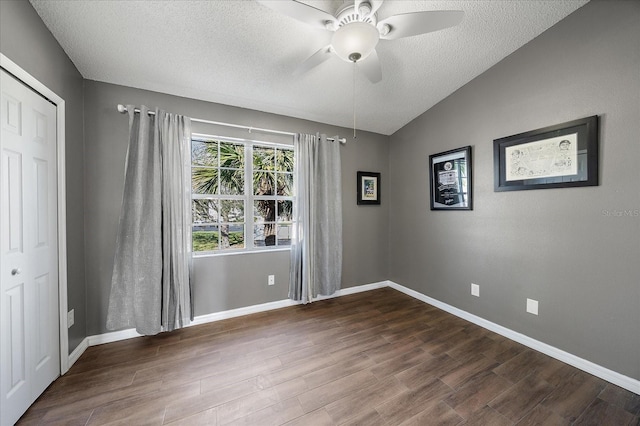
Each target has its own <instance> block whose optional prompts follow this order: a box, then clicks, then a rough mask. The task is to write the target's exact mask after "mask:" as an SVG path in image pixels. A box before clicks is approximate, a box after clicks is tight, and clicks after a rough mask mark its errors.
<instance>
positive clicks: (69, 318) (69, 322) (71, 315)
mask: <svg viewBox="0 0 640 426" xmlns="http://www.w3.org/2000/svg"><path fill="white" fill-rule="evenodd" d="M75 321H76V319H75V311H74V310H73V309H72V310H70V311H69V312H67V328H71V326H72V325H73V324H74V323H75Z"/></svg>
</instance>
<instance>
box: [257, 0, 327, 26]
mask: <svg viewBox="0 0 640 426" xmlns="http://www.w3.org/2000/svg"><path fill="white" fill-rule="evenodd" d="M256 1H257V2H258V3H260V4H263V5H265V6H267V7H269V8H271V9H273V10H275V11H277V12H280V13H282V14H283V15H286V16H288V17H290V18H294V19H297V20H298V21H301V22H304V23H305V24H309V25H311V26H312V27H315V28H321V29H323V30H326V29H327V21H329V22H331V23H335V22H336V18H335V17H334V16H333V15H331V14H329V13H327V12H325V11H324V10H320V9H316V8H315V7H313V6H309V5H306V4H304V3H298V2H297V1H294V0H256Z"/></svg>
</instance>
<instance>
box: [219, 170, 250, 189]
mask: <svg viewBox="0 0 640 426" xmlns="http://www.w3.org/2000/svg"><path fill="white" fill-rule="evenodd" d="M220 194H224V195H242V194H244V171H243V170H236V169H220Z"/></svg>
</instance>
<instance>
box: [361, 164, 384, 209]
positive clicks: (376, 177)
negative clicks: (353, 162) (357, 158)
mask: <svg viewBox="0 0 640 426" xmlns="http://www.w3.org/2000/svg"><path fill="white" fill-rule="evenodd" d="M358 204H380V173H374V172H358Z"/></svg>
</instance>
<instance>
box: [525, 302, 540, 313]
mask: <svg viewBox="0 0 640 426" xmlns="http://www.w3.org/2000/svg"><path fill="white" fill-rule="evenodd" d="M527 312H529V313H530V314H533V315H538V301H537V300H533V299H527Z"/></svg>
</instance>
